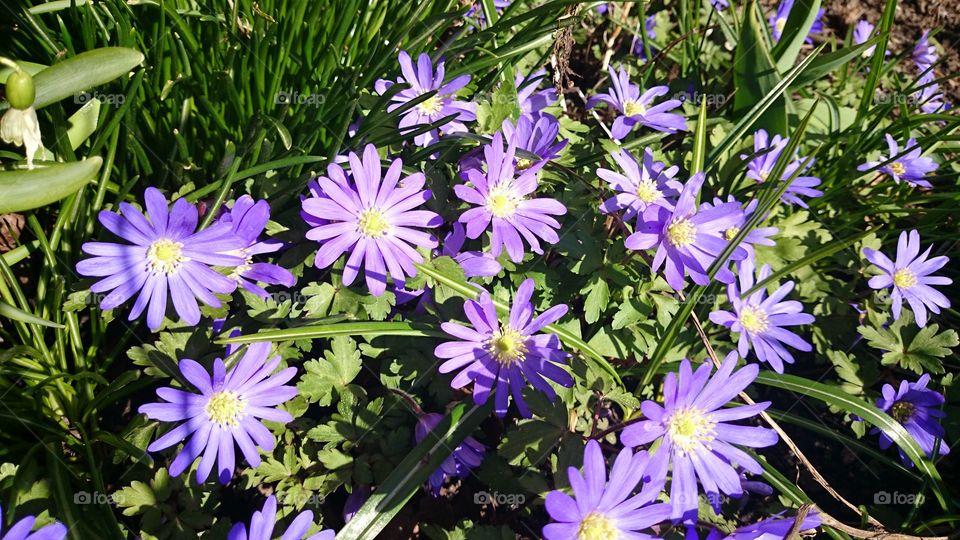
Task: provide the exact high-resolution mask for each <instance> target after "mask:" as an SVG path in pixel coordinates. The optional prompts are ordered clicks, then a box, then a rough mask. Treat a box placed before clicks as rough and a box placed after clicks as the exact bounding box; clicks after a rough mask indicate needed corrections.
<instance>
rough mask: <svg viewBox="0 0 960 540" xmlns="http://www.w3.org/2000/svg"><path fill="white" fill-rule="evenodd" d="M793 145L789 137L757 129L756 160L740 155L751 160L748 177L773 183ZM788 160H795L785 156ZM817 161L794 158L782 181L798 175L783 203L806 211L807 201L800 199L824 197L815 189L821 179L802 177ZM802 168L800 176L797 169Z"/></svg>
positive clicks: (754, 149) (784, 172)
mask: <svg viewBox="0 0 960 540" xmlns="http://www.w3.org/2000/svg"><path fill="white" fill-rule="evenodd" d="M789 143H790V139H789V138H786V137H782V136H780V135H774V136H773V137H770V136H769V135H767V131H766V130H764V129H760V130H757V132H756V133H754V135H753V152H754V154H755V155H756V157H753V158H752V159H751V156H749V155H747V154H741V155H740V159H744V160H746V159H750V162H749V163H748V164H747V178H752V179H753V180H756V181H757V182H758V183H761V184H762V183H764V182H766V181H767V180H769V179H770V174H771V173H773V169H774V167H776V165H777V162H778V161H779V160H780V159H781V156H783V151H784V150H786V148H787V145H788V144H789ZM784 159H791V157H785V158H784ZM813 162H814V160H813V159H809V160H808V159H805V158H801V157H800V156H799V155H794V156H792V159H791V161H790V162H789V163H788V164H787V166H786V167H785V168H784V169H783V174H782V175H781V176H780V180H782V181H784V182H786V181H789V180H790V178H791V177H793V176H794V174H797V175H798V176H797V177H796V178H794V179H793V180H792V181H791V182H790V185H789V186H788V187H787V190H786V191H784V192H783V195H782V196H781V197H780V199H781V200H782V201H783V202H785V203H788V204H796V205H797V206H800V207H803V208H806V207H807V204H806V202H804V200H803V199H801V198H800V197H820V196H821V195H823V192H822V191H820V190H817V189H813V188H814V187H816V186H819V185H820V179H819V178H817V177H816V176H799V175H802V174H803V173H805V172H806V171H808V170H809V169H810V168H811V167H812V166H813ZM801 167H802V170H801V171H800V172H799V173H798V172H797V169H800V168H801Z"/></svg>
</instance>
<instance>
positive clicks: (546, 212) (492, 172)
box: [453, 132, 567, 262]
mask: <svg viewBox="0 0 960 540" xmlns="http://www.w3.org/2000/svg"><path fill="white" fill-rule="evenodd" d="M483 155H484V158H485V159H484V162H485V163H486V166H487V167H486V169H487V170H486V173H484V172H483V171H482V170H480V169H479V168H473V167H470V168H466V169H463V170H462V171H461V176H463V177H464V179H465V180H467V181H468V182H469V183H470V184H472V185H468V184H458V185H456V186H454V188H453V190H454V192H455V193H456V194H457V197H459V198H460V199H461V200H463V201H466V202H468V203H470V204H473V205H476V206H475V207H474V208H471V209H469V210H467V211H466V212H464V213H463V214H461V215H460V220H459V221H460V223H463V224H464V225H466V227H467V237H468V238H478V237H479V236H480V235H481V234H483V231H485V230H487V226H488V225H492V235H491V237H490V249H491V251H492V252H493V255H494V256H497V257H499V256H500V253H501V252H502V251H503V249H504V248H506V250H507V254H508V255H510V259H511V260H512V261H513V262H520V261H522V260H523V253H524V249H523V241H524V240H526V241H527V243H528V244H530V249H531V250H532V251H533V252H534V253H537V254H542V253H543V250H542V249H541V248H540V242H539V241H538V240H537V238H540V239H542V240H544V241H546V242H548V243H550V244H556V243H557V242H558V241H560V237H559V236H557V233H556V230H555V229H559V228H560V223H559V222H558V221H557V220H556V219H554V218H552V217H550V216H562V215H563V214H566V213H567V208H566V207H565V206H563V204H561V203H560V202H559V201H557V200H555V199H546V198H542V199H541V198H537V199H529V198H527V196H528V195H531V194H532V193H533V192H534V191H536V189H537V171H539V170H540V169H541V168H542V167H543V165H544V163H545V162H544V161H539V162H536V163H533V164H532V165H530V166H529V167H528V168H526V169H524V170H522V171H521V172H520V174H519V176H516V175H515V173H516V167H515V166H514V156H515V155H516V144H515V143H514V142H513V141H511V142H510V144H509V146H508V147H507V151H506V152H504V151H503V135H502V134H501V133H500V132H497V133H496V134H495V135H494V136H493V141H492V142H491V143H490V144H488V145H485V146H484V147H483Z"/></svg>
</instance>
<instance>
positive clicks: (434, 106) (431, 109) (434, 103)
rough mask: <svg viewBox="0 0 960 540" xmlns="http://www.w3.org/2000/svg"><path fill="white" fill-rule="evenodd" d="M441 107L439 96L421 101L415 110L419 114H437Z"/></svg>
mask: <svg viewBox="0 0 960 540" xmlns="http://www.w3.org/2000/svg"><path fill="white" fill-rule="evenodd" d="M442 107H443V100H441V99H440V96H437V95H434V96H431V97H428V98H427V99H425V100H423V101H421V102H420V103H419V104H418V105H417V110H418V111H420V114H437V113H438V112H440V109H441V108H442Z"/></svg>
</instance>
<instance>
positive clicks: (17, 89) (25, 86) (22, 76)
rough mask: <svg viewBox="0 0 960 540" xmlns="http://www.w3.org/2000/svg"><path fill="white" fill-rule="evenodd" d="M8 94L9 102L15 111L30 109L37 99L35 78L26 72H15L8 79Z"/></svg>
mask: <svg viewBox="0 0 960 540" xmlns="http://www.w3.org/2000/svg"><path fill="white" fill-rule="evenodd" d="M6 94H7V101H9V102H10V106H11V107H13V108H14V109H20V110H25V109H29V108H30V107H31V106H32V105H33V101H34V99H35V98H36V97H37V89H36V88H35V87H34V86H33V77H31V76H30V74H29V73H27V72H26V71H20V70H18V71H14V72H13V73H11V74H10V75H9V76H8V77H7V89H6Z"/></svg>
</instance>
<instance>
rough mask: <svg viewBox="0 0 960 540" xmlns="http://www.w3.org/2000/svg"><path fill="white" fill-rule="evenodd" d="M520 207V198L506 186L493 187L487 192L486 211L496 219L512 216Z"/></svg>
mask: <svg viewBox="0 0 960 540" xmlns="http://www.w3.org/2000/svg"><path fill="white" fill-rule="evenodd" d="M519 205H520V198H519V197H517V196H516V195H514V194H513V193H512V192H511V190H510V187H509V186H507V185H499V186H493V187H492V188H490V191H489V192H487V211H489V212H490V213H491V214H493V215H494V217H498V218H506V217H510V216H512V215H513V214H514V213H515V212H516V211H517V207H518V206H519Z"/></svg>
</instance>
